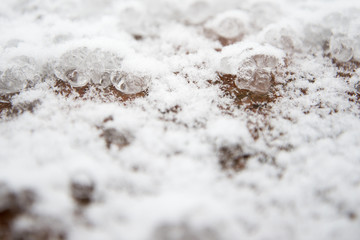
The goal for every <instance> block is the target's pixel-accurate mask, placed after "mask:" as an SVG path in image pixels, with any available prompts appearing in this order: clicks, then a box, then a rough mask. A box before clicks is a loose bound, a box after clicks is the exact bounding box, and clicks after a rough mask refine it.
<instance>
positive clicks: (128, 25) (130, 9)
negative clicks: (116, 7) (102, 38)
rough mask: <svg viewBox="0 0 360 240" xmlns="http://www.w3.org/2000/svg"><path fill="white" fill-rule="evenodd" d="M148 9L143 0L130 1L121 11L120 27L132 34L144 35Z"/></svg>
mask: <svg viewBox="0 0 360 240" xmlns="http://www.w3.org/2000/svg"><path fill="white" fill-rule="evenodd" d="M145 15H146V9H145V7H144V5H143V4H142V3H141V2H138V1H129V2H128V3H126V4H125V5H124V6H123V7H122V9H121V10H120V12H119V27H120V28H121V29H124V30H125V31H127V32H128V33H130V34H134V35H142V34H143V33H144V31H145V28H146V27H145V23H146V19H145Z"/></svg>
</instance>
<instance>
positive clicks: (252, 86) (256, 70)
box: [235, 58, 271, 93]
mask: <svg viewBox="0 0 360 240" xmlns="http://www.w3.org/2000/svg"><path fill="white" fill-rule="evenodd" d="M263 66H264V65H263V62H261V65H257V64H256V61H255V60H254V59H253V58H248V59H246V60H245V61H244V62H242V63H241V65H240V67H239V71H238V74H237V79H236V80H235V85H236V86H237V87H238V88H239V89H246V90H250V91H253V92H261V93H266V92H267V91H269V88H270V86H271V72H270V70H268V69H267V67H263Z"/></svg>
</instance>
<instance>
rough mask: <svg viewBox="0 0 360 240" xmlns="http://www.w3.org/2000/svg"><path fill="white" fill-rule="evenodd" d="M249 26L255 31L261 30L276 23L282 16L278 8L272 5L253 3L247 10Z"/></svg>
mask: <svg viewBox="0 0 360 240" xmlns="http://www.w3.org/2000/svg"><path fill="white" fill-rule="evenodd" d="M249 13H250V17H251V23H250V24H251V25H252V27H254V28H255V29H262V28H264V27H266V26H267V25H269V24H271V23H273V22H275V21H277V20H278V19H279V17H280V16H281V15H282V13H281V12H280V8H279V7H278V6H276V4H274V3H270V2H266V1H261V2H256V3H254V4H253V5H252V6H251V8H250V9H249Z"/></svg>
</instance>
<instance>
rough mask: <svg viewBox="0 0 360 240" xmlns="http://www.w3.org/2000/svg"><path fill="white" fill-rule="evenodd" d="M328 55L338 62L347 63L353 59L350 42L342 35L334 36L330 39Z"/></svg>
mask: <svg viewBox="0 0 360 240" xmlns="http://www.w3.org/2000/svg"><path fill="white" fill-rule="evenodd" d="M330 53H331V55H332V56H333V57H334V58H335V59H336V60H338V61H340V62H347V61H349V60H350V59H351V58H352V57H353V44H352V41H351V40H350V39H348V38H346V37H345V36H343V35H335V36H332V37H331V39H330Z"/></svg>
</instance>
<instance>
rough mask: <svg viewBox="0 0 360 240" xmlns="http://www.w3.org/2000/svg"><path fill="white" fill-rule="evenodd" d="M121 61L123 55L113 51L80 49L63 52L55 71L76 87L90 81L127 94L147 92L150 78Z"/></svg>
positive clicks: (58, 75) (59, 76)
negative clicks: (137, 73)
mask: <svg viewBox="0 0 360 240" xmlns="http://www.w3.org/2000/svg"><path fill="white" fill-rule="evenodd" d="M122 61H123V59H122V58H121V57H120V56H117V55H116V54H113V53H110V52H105V51H101V50H99V49H96V50H94V51H90V50H89V49H88V48H77V49H74V50H71V51H68V52H66V53H65V54H63V55H62V56H61V57H60V60H59V61H58V62H57V64H56V65H55V68H54V71H55V75H56V76H57V77H58V78H60V79H62V80H64V81H67V82H68V83H70V85H71V86H73V87H82V86H85V85H87V84H88V83H93V84H96V85H100V86H102V87H108V86H109V85H111V84H112V85H113V86H114V87H115V88H116V89H117V90H119V91H120V92H122V93H125V94H135V93H139V92H141V91H144V90H145V89H146V88H147V86H148V83H149V80H150V78H149V77H148V76H142V75H136V74H133V73H127V72H125V71H123V70H122V68H121V66H122Z"/></svg>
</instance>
